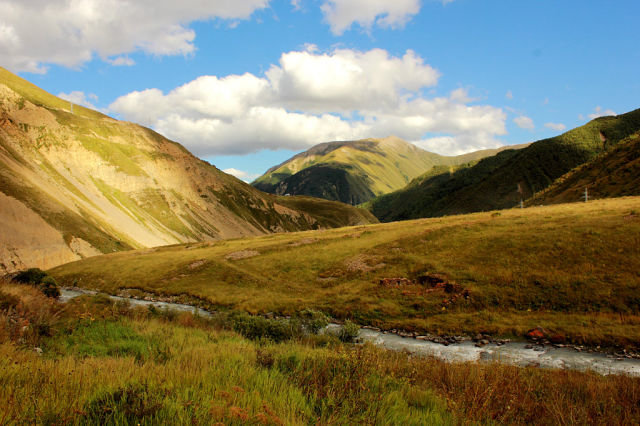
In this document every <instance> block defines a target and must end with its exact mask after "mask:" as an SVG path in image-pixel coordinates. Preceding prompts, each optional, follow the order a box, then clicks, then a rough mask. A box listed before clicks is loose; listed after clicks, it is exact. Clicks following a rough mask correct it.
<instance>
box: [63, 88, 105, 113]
mask: <svg viewBox="0 0 640 426" xmlns="http://www.w3.org/2000/svg"><path fill="white" fill-rule="evenodd" d="M58 97H59V98H61V99H64V100H65V101H69V102H71V103H74V104H76V105H82V106H84V107H87V108H91V109H98V108H97V107H96V106H95V105H94V104H93V102H97V101H98V96H97V95H96V94H95V93H89V94H85V93H84V92H81V91H79V90H75V91H73V92H70V93H58Z"/></svg>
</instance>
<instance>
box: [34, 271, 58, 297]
mask: <svg viewBox="0 0 640 426" xmlns="http://www.w3.org/2000/svg"><path fill="white" fill-rule="evenodd" d="M38 288H39V289H40V291H42V293H44V295H45V296H47V297H52V298H54V299H57V298H58V297H60V289H59V288H58V283H57V282H56V280H54V279H53V277H51V276H48V275H47V276H46V277H44V279H43V280H42V282H41V283H40V284H39V285H38Z"/></svg>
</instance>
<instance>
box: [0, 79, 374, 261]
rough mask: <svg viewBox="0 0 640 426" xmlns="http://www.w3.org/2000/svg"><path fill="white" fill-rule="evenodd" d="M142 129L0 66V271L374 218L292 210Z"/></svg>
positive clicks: (333, 207)
mask: <svg viewBox="0 0 640 426" xmlns="http://www.w3.org/2000/svg"><path fill="white" fill-rule="evenodd" d="M293 204H294V203H293V202H292V201H291V200H288V199H285V198H284V197H275V196H272V195H268V194H264V193H263V192H261V191H258V190H256V189H254V188H253V187H251V186H250V185H247V184H245V183H244V182H242V181H240V180H238V179H236V178H234V177H232V176H229V175H227V174H225V173H223V172H221V171H219V170H218V169H216V168H215V167H213V166H211V165H210V164H208V163H206V162H204V161H202V160H199V159H198V158H196V157H194V156H193V155H191V154H190V153H189V152H188V151H187V150H186V149H185V148H184V147H182V146H181V145H179V144H177V143H175V142H172V141H170V140H168V139H166V138H164V137H163V136H161V135H159V134H157V133H155V132H153V131H152V130H149V129H147V128H144V127H141V126H138V125H136V124H133V123H126V122H120V121H117V120H114V119H112V118H110V117H108V116H106V115H103V114H101V113H99V112H96V111H93V110H90V109H87V108H83V107H81V106H78V105H73V107H72V106H71V105H70V103H69V102H67V101H64V100H62V99H60V98H57V97H55V96H53V95H51V94H49V93H47V92H45V91H43V90H41V89H39V88H38V87H36V86H34V85H32V84H31V83H29V82H27V81H25V80H23V79H21V78H19V77H17V76H15V75H13V74H11V73H10V72H8V71H6V70H4V69H2V68H0V206H1V207H2V208H1V209H0V224H1V225H0V273H2V272H4V273H6V272H11V271H13V270H15V269H21V268H24V267H27V266H39V267H43V268H49V267H52V266H55V265H59V264H61V263H65V262H70V261H73V260H77V259H80V258H83V257H87V256H92V255H96V254H100V253H109V252H113V251H120V250H127V249H131V248H143V247H152V246H158V245H166V244H176V243H184V242H189V241H206V240H217V239H221V238H235V237H243V236H250V235H260V234H265V233H271V232H281V231H296V230H304V229H317V228H326V227H332V226H344V225H350V224H358V223H371V222H372V221H375V219H374V218H373V217H372V216H371V215H369V214H368V213H367V212H363V211H361V210H356V209H354V208H352V207H349V206H345V205H341V204H339V203H332V204H330V203H328V202H321V203H317V204H316V205H317V206H318V209H319V210H320V211H321V214H320V215H318V216H316V214H315V212H314V210H315V208H314V205H313V203H311V202H309V201H306V202H305V208H304V209H297V208H295V207H290V206H292V205H293Z"/></svg>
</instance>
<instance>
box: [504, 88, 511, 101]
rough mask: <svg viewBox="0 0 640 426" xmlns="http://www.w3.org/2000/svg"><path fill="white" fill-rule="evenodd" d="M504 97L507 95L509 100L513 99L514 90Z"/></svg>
mask: <svg viewBox="0 0 640 426" xmlns="http://www.w3.org/2000/svg"><path fill="white" fill-rule="evenodd" d="M504 97H505V98H507V99H509V100H511V99H513V92H512V91H511V90H509V91H508V92H507V93H506V94H505V95H504Z"/></svg>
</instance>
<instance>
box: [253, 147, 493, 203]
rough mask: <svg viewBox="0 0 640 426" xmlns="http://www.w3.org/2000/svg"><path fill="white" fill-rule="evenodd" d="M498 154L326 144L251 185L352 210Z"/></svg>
mask: <svg viewBox="0 0 640 426" xmlns="http://www.w3.org/2000/svg"><path fill="white" fill-rule="evenodd" d="M498 151H499V150H484V151H477V152H475V153H470V154H465V155H461V156H457V157H445V156H442V155H438V154H434V153H431V152H427V151H425V150H423V149H420V148H418V147H417V146H415V145H413V144H411V143H408V142H405V141H403V140H402V139H399V138H396V137H389V138H384V139H364V140H359V141H345V142H326V143H322V144H319V145H316V146H314V147H312V148H311V149H309V150H308V151H305V152H303V153H300V154H298V155H296V156H294V157H292V158H291V159H289V160H287V161H285V162H284V163H282V164H280V165H278V166H275V167H273V168H271V169H269V170H268V171H267V172H266V173H265V174H264V175H263V176H261V177H260V178H258V179H256V180H255V181H254V182H253V183H252V185H253V186H255V187H256V188H258V189H260V190H262V191H265V192H269V193H272V194H279V195H285V194H291V195H301V194H304V195H309V196H313V197H318V198H324V199H327V200H338V201H342V202H344V203H348V204H353V205H356V204H361V203H364V202H366V201H368V200H370V199H372V198H374V197H376V196H379V195H382V194H387V193H389V192H392V191H395V190H398V189H400V188H403V187H404V186H405V185H407V183H409V182H410V181H411V179H413V178H415V177H417V176H419V175H421V174H422V173H424V172H426V171H427V170H430V169H431V168H432V167H434V166H441V165H446V166H455V165H458V164H462V163H465V162H468V161H471V160H473V159H480V158H484V157H486V156H489V155H493V154H495V153H496V152H498Z"/></svg>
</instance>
